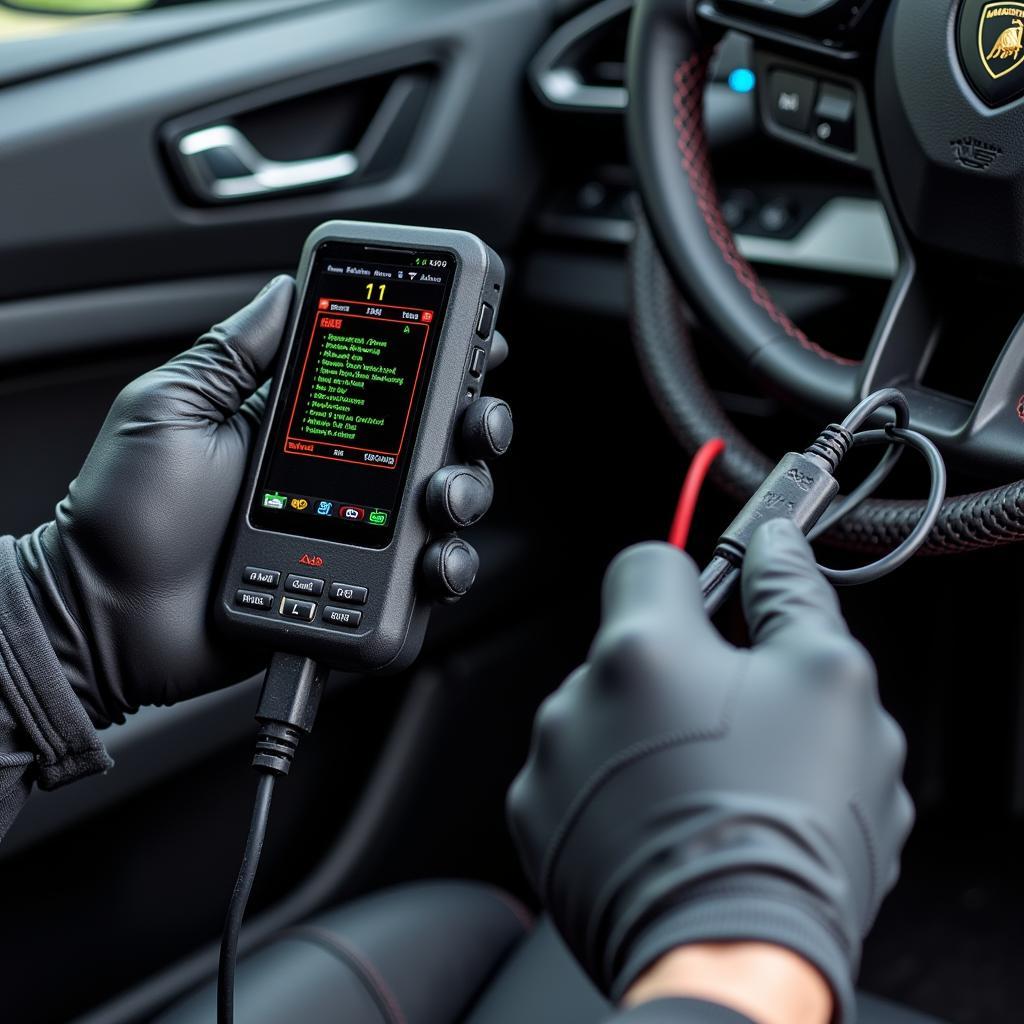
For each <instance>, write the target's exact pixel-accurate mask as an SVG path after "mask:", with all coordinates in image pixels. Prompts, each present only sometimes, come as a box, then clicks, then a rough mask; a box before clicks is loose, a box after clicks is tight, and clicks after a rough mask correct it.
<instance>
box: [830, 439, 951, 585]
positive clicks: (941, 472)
mask: <svg viewBox="0 0 1024 1024" xmlns="http://www.w3.org/2000/svg"><path fill="white" fill-rule="evenodd" d="M893 441H897V442H899V443H900V444H903V445H907V446H908V447H911V448H916V449H917V451H919V452H920V453H921V454H922V455H923V456H924V457H925V460H926V461H927V463H928V470H929V472H930V474H931V486H930V488H929V491H928V499H927V501H926V502H925V506H924V511H923V512H922V513H921V518H920V519H918V521H917V524H916V525H915V526H914V529H913V530H911V532H910V534H909V536H908V537H907V538H906V540H904V541H903V542H902V543H901V544H900V545H899V546H898V547H896V548H895V549H894V550H892V551H890V552H889V553H888V554H886V555H883V556H882V557H881V558H879V559H878V560H877V561H874V562H872V563H871V564H870V565H862V566H859V567H858V568H856V569H832V568H830V567H829V566H827V565H821V564H819V565H818V568H819V569H820V570H821V572H822V574H823V575H824V576H825V577H826V578H827V579H828V580H830V581H831V582H832V583H833V584H834V585H835V586H837V587H856V586H860V585H861V584H863V583H873V582H874V581H875V580H880V579H881V578H882V577H883V576H888V575H889V573H891V572H895V570H897V569H899V568H900V566H902V565H905V564H906V563H907V562H909V561H910V559H911V558H913V557H914V555H916V554H917V552H918V550H919V549H920V547H921V545H923V544H924V542H925V541H926V540H927V539H928V534H930V533H931V532H932V529H933V527H934V526H935V523H936V521H937V520H938V518H939V514H940V513H941V512H942V503H943V501H945V499H946V464H945V463H944V462H943V461H942V455H941V454H940V452H939V449H938V448H936V447H935V445H934V444H933V443H932V442H931V440H929V439H928V438H927V437H925V436H924V434H920V433H918V432H917V431H916V430H907V429H905V428H903V427H895V426H888V427H886V428H885V429H884V430H864V431H861V432H860V433H859V434H854V436H853V443H854V444H855V445H862V444H889V445H891V444H892V442H893ZM902 450H903V449H901V448H897V449H893V448H890V452H892V451H902ZM883 461H884V460H883ZM893 461H894V462H895V460H893ZM881 466H882V463H879V468H880V467H881ZM851 497H852V495H851ZM864 497H867V495H866V494H865V495H864ZM842 514H843V515H845V511H843V513H842Z"/></svg>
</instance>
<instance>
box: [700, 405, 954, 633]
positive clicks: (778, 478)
mask: <svg viewBox="0 0 1024 1024" xmlns="http://www.w3.org/2000/svg"><path fill="white" fill-rule="evenodd" d="M883 409H888V410H890V411H891V412H892V413H893V414H894V416H895V421H894V422H891V423H889V424H888V425H887V426H885V427H883V428H881V429H873V430H861V429H860V428H861V427H862V426H864V424H866V423H868V422H869V421H870V420H871V419H872V418H873V417H876V416H877V414H878V413H879V412H881V411H882V410H883ZM909 421H910V408H909V406H908V404H907V400H906V397H905V396H904V395H903V394H902V392H900V391H897V390H896V389H895V388H884V389H882V390H881V391H876V392H875V393H874V394H871V395H868V396H867V398H865V399H864V400H863V401H861V402H860V403H858V405H857V406H856V408H854V409H853V410H852V411H851V412H850V414H849V415H848V416H847V417H846V419H844V420H843V422H842V423H833V424H831V425H830V426H828V427H826V428H825V430H823V431H822V432H821V434H820V435H819V436H818V438H817V439H816V440H815V442H814V443H813V444H812V445H811V446H810V447H809V448H808V449H807V450H806V451H805V452H803V453H802V454H800V453H796V452H790V453H789V454H788V455H785V456H783V458H782V459H781V460H780V462H779V463H778V464H777V465H776V466H775V467H774V469H772V471H771V472H770V473H769V474H768V475H767V476H766V477H765V478H764V480H763V481H762V483H761V486H760V487H759V488H758V489H757V491H756V492H755V494H754V496H753V497H752V498H751V499H750V500H749V501H748V502H747V504H746V505H745V506H744V507H743V510H742V511H741V512H740V514H739V515H738V516H737V517H736V518H735V519H734V520H733V522H732V523H731V524H730V525H729V528H728V529H727V530H726V531H725V532H724V533H723V534H722V536H721V537H720V538H719V540H718V544H717V545H716V547H715V552H714V556H713V558H712V559H711V561H710V563H709V564H708V565H707V567H706V568H705V569H704V571H703V572H702V573H701V590H702V593H703V595H704V607H705V608H706V609H707V611H708V613H709V614H711V613H713V612H715V611H717V609H718V608H719V607H720V606H721V605H722V603H723V602H724V601H725V599H726V597H727V596H728V594H729V593H730V592H731V590H732V588H733V587H734V586H735V585H736V582H737V580H738V579H739V573H740V569H741V567H742V565H743V559H744V557H745V555H746V551H747V545H748V544H749V542H750V540H751V538H752V537H753V534H754V531H755V530H756V529H757V528H758V527H759V526H760V525H761V524H762V523H764V522H766V521H767V520H769V519H779V518H786V519H791V520H792V521H793V522H795V523H796V524H797V526H799V527H800V528H801V529H802V530H803V532H804V534H805V535H806V536H807V537H808V539H809V540H814V538H815V537H817V536H819V535H820V534H822V533H824V532H825V531H826V530H828V529H831V528H832V527H833V526H835V524H836V523H838V522H839V521H840V520H842V519H843V517H845V516H847V515H849V514H850V513H851V512H852V511H853V510H854V509H855V508H856V507H857V506H858V505H859V504H860V503H861V502H863V501H864V500H865V499H866V498H868V497H869V496H870V495H871V494H872V493H874V491H875V490H876V489H877V488H878V487H879V486H880V485H881V484H882V482H883V481H884V480H885V479H886V478H887V477H888V475H889V474H890V473H891V472H892V470H893V468H894V467H895V465H896V463H897V461H898V460H899V458H900V455H901V453H902V451H903V448H904V447H911V448H915V449H916V450H917V451H919V452H920V453H921V454H922V455H923V456H924V458H925V461H926V462H927V463H928V469H929V472H930V474H931V486H930V488H929V495H928V499H927V501H925V502H924V504H923V505H922V512H921V515H920V516H919V517H918V520H917V522H916V523H915V524H914V526H913V528H912V529H911V530H910V532H909V533H908V534H907V536H906V537H905V538H904V539H903V540H902V541H901V542H900V543H899V544H898V545H897V546H896V548H895V549H894V550H892V551H890V552H888V553H887V554H885V555H883V556H882V557H881V558H879V559H877V560H876V561H874V562H871V563H870V564H869V565H865V566H859V567H858V568H855V569H833V568H830V567H829V566H824V565H819V566H818V568H819V569H820V570H821V572H822V573H823V575H825V576H826V577H827V578H828V579H829V580H830V581H831V582H832V583H833V584H834V585H836V586H857V585H860V584H863V583H870V582H872V581H874V580H878V579H881V578H882V577H883V576H887V575H888V574H889V573H891V572H893V571H894V570H896V569H898V568H899V567H900V566H902V565H904V564H906V562H908V561H909V560H910V559H911V558H912V557H913V556H914V555H915V554H916V553H917V551H918V550H919V549H920V548H921V547H922V546H923V545H924V543H925V542H926V541H927V539H928V536H929V534H930V533H931V531H932V529H933V528H934V526H935V524H936V522H937V521H938V518H939V515H940V514H941V512H942V505H943V502H944V500H945V497H946V466H945V463H944V462H943V461H942V455H941V454H940V452H939V450H938V448H937V447H936V446H935V445H934V444H933V443H932V442H931V441H930V440H929V439H928V438H927V437H925V436H924V435H923V434H920V433H918V432H917V431H916V430H911V429H909V427H908V426H907V424H908V423H909ZM865 444H888V445H889V446H890V447H889V450H888V451H887V452H886V453H885V455H884V456H883V457H882V459H881V460H880V462H879V463H878V465H877V466H875V468H874V469H873V470H872V472H871V473H869V474H868V476H867V477H866V478H865V480H864V481H863V482H862V483H861V484H860V485H859V486H858V487H856V488H855V489H854V490H853V491H852V492H851V493H850V494H849V495H847V496H846V497H844V498H838V500H837V497H838V494H839V483H838V481H837V480H836V479H835V473H836V471H837V470H838V469H839V464H840V463H841V462H842V460H843V459H844V458H845V456H846V454H847V453H848V452H849V450H850V449H851V448H852V447H853V446H854V445H865Z"/></svg>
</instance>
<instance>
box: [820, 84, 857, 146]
mask: <svg viewBox="0 0 1024 1024" xmlns="http://www.w3.org/2000/svg"><path fill="white" fill-rule="evenodd" d="M855 109H856V100H855V98H854V95H853V90H852V89H844V88H843V87H842V86H841V85H830V84H829V83H828V82H825V83H824V84H822V86H821V91H820V92H819V93H818V102H817V103H816V104H815V106H814V131H813V132H812V134H813V135H814V137H815V138H816V139H817V140H818V141H819V142H822V143H824V144H825V145H826V146H835V147H836V148H838V149H845V150H846V151H847V152H853V149H854V145H855V143H856V136H855V132H854V111H855Z"/></svg>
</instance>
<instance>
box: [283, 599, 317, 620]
mask: <svg viewBox="0 0 1024 1024" xmlns="http://www.w3.org/2000/svg"><path fill="white" fill-rule="evenodd" d="M280 613H281V615H283V616H284V617H285V618H286V619H299V620H300V621H301V622H312V621H313V617H314V616H315V615H316V604H315V603H314V602H313V601H297V600H296V599H295V598H294V597H282V598H281V608H280Z"/></svg>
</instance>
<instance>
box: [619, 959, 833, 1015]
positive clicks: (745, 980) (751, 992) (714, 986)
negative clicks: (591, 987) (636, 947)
mask: <svg viewBox="0 0 1024 1024" xmlns="http://www.w3.org/2000/svg"><path fill="white" fill-rule="evenodd" d="M673 997H675V998H680V997H686V998H691V999H703V1000H706V1001H708V1002H712V1003H718V1004H719V1005H721V1006H725V1007H728V1008H729V1009H731V1010H735V1011H737V1012H738V1013H742V1014H744V1015H745V1016H747V1017H749V1018H750V1019H751V1020H752V1021H756V1022H757V1024H829V1021H830V1020H832V1017H833V998H832V991H831V989H830V987H829V985H828V982H827V981H826V980H825V978H824V977H823V976H822V974H821V973H820V972H819V971H818V970H817V969H816V968H815V967H814V966H812V965H811V964H810V963H808V962H807V961H806V960H804V959H803V957H801V956H798V955H797V954H796V953H793V952H791V951H790V950H788V949H784V948H783V947H781V946H774V945H771V944H769V943H763V942H722V943H705V944H698V945H691V946H683V947H680V948H678V949H674V950H672V951H670V952H669V953H666V954H665V955H664V956H662V957H661V958H660V959H659V960H658V961H656V962H655V963H654V964H653V965H652V966H651V967H650V968H648V969H647V970H646V971H645V972H644V973H643V974H642V975H641V976H640V977H639V978H638V979H637V980H636V981H635V982H634V983H633V985H632V986H631V987H630V988H629V990H628V991H627V993H626V995H625V997H624V999H623V1004H624V1005H625V1006H627V1007H634V1006H639V1005H640V1004H642V1003H646V1002H650V1001H652V1000H655V999H665V998H673Z"/></svg>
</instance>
